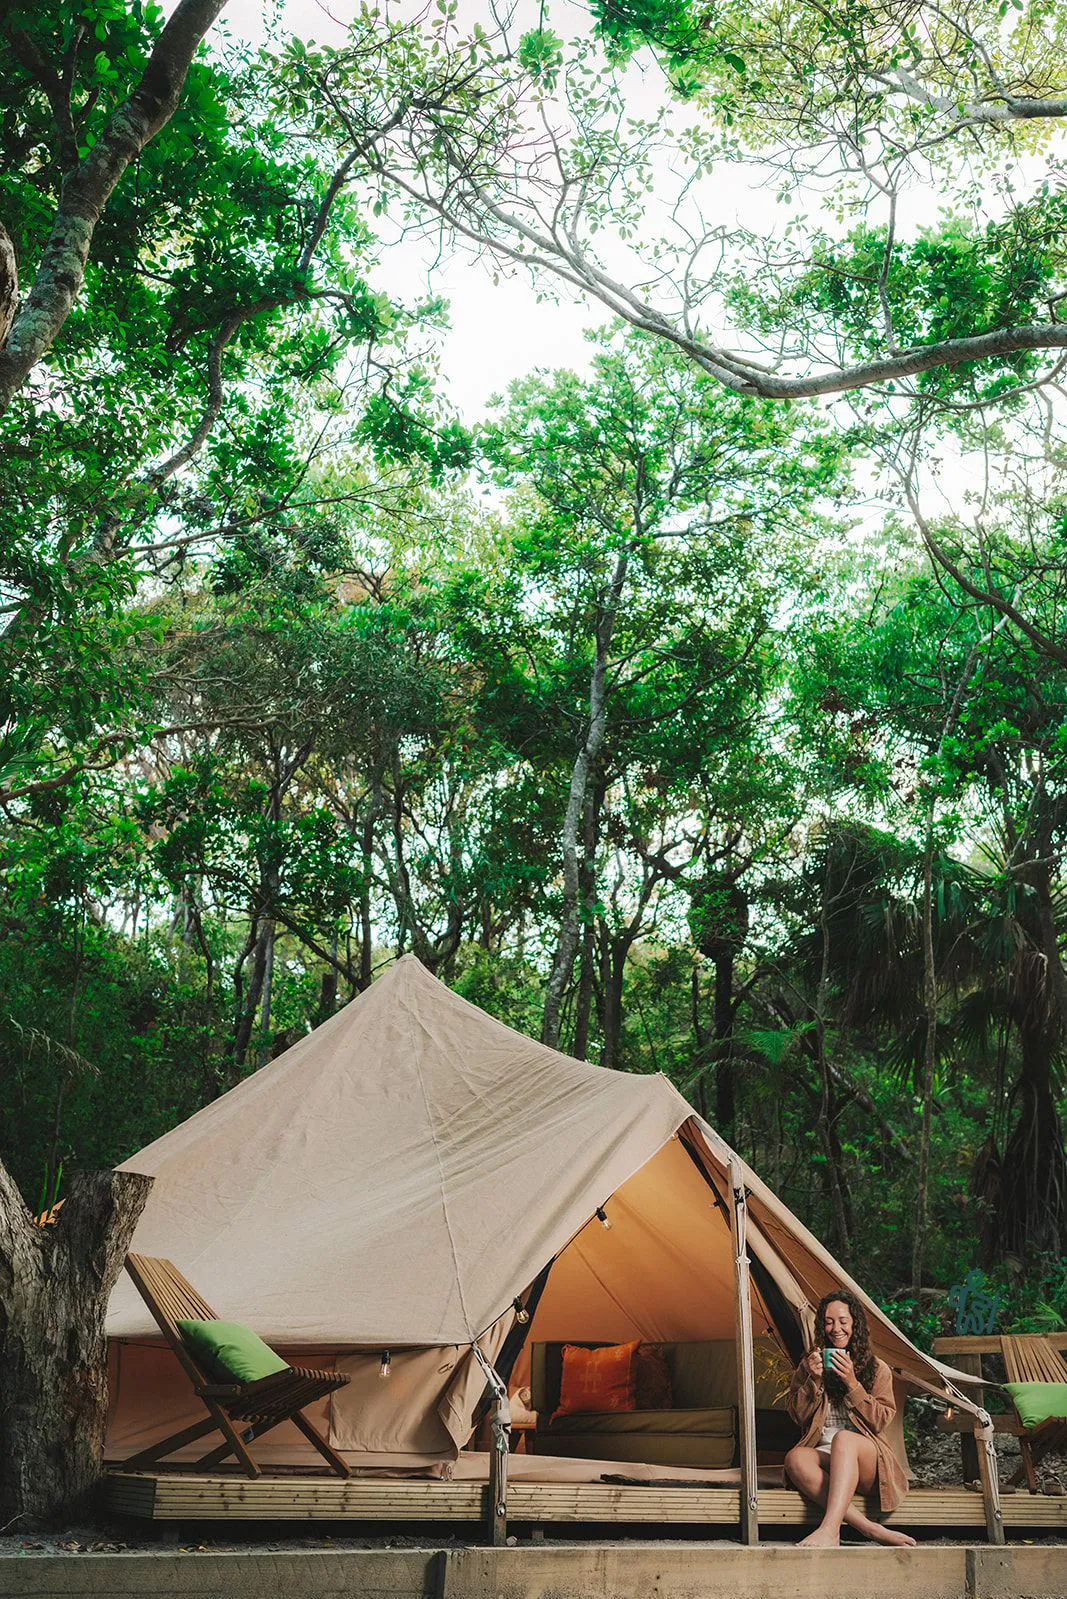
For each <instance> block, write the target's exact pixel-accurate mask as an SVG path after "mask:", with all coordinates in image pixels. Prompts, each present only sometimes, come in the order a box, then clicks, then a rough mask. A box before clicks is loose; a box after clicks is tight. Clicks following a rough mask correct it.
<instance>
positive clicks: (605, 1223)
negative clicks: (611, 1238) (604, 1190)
mask: <svg viewBox="0 0 1067 1599" xmlns="http://www.w3.org/2000/svg"><path fill="white" fill-rule="evenodd" d="M596 1219H597V1221H598V1222H599V1223H600V1225H601V1227H603V1229H604V1231H605V1232H606V1233H610V1231H611V1223H610V1221H609V1220H608V1213H607V1211H606V1210H605V1209H604V1207H603V1205H598V1206H597V1208H596Z"/></svg>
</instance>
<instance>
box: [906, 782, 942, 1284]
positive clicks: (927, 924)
mask: <svg viewBox="0 0 1067 1599" xmlns="http://www.w3.org/2000/svg"><path fill="white" fill-rule="evenodd" d="M923 1010H924V1012H925V1036H924V1040H923V1080H922V1101H923V1114H922V1132H921V1134H920V1137H919V1192H918V1202H917V1204H916V1207H915V1231H914V1233H913V1235H912V1245H911V1291H912V1296H913V1298H914V1299H915V1300H916V1301H917V1300H918V1298H919V1291H920V1289H921V1288H922V1282H923V1263H924V1260H925V1257H926V1233H927V1226H928V1223H929V1216H930V1141H931V1137H932V1133H933V1123H934V1071H935V1067H936V1064H937V966H936V962H935V959H934V812H933V804H932V803H931V806H930V813H929V817H928V819H927V826H926V851H925V854H924V856H923Z"/></svg>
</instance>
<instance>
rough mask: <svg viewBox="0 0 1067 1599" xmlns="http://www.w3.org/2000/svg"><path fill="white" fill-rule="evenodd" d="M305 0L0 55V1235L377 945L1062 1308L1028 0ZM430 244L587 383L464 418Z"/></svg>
mask: <svg viewBox="0 0 1067 1599" xmlns="http://www.w3.org/2000/svg"><path fill="white" fill-rule="evenodd" d="M293 11H294V8H293V7H292V6H290V7H289V8H288V9H285V10H283V12H282V16H281V21H280V22H278V23H277V24H272V26H271V29H270V31H269V32H268V34H267V36H266V37H265V38H264V39H263V41H262V42H259V41H257V42H254V43H253V42H249V41H247V40H243V39H241V38H240V37H238V36H237V35H236V33H235V32H232V31H229V32H228V31H227V30H226V27H225V8H224V6H223V5H222V4H221V0H181V3H180V4H179V5H178V6H177V7H176V8H175V9H174V10H173V11H172V12H171V14H170V16H169V18H167V19H165V18H164V15H163V13H162V11H161V10H160V8H159V7H158V6H156V5H154V4H152V3H142V0H135V3H132V4H123V3H120V0H92V3H89V4H86V5H84V6H82V5H74V6H72V5H69V4H66V3H59V0H43V3H42V4H40V5H36V6H34V7H28V6H27V7H23V6H17V5H16V6H13V7H8V8H6V9H5V10H4V12H3V16H2V19H0V32H2V34H3V37H4V40H5V46H6V51H5V54H6V58H7V65H6V67H5V77H6V80H7V93H6V96H5V107H4V113H3V117H2V120H0V140H2V145H3V160H2V162H0V171H2V174H3V175H2V177H0V193H2V197H3V203H2V207H0V406H2V408H3V414H2V416H0V438H2V443H0V516H2V519H3V524H2V528H0V876H2V881H3V895H2V900H0V1070H2V1072H3V1077H4V1093H3V1095H2V1096H0V1156H2V1158H3V1160H4V1162H5V1163H6V1165H7V1166H8V1167H9V1168H10V1170H11V1171H12V1173H13V1175H14V1177H15V1178H16V1180H17V1182H18V1183H19V1185H20V1187H21V1190H22V1193H23V1195H24V1196H25V1199H26V1201H27V1203H28V1204H29V1205H30V1206H31V1207H34V1208H40V1209H44V1208H45V1207H46V1206H47V1205H48V1204H50V1203H51V1202H52V1200H53V1199H54V1198H55V1197H57V1196H61V1195H62V1194H63V1192H64V1191H65V1183H66V1181H67V1176H68V1174H69V1173H70V1172H72V1171H74V1170H78V1169H81V1170H84V1169H95V1168H102V1167H107V1166H110V1165H112V1164H113V1163H115V1162H117V1161H118V1160H120V1159H122V1158H124V1157H125V1156H127V1155H129V1154H130V1153H131V1152H133V1151H134V1150H135V1149H137V1148H138V1147H140V1146H141V1145H143V1144H145V1143H147V1142H148V1141H149V1140H151V1139H152V1138H154V1137H156V1136H158V1135H159V1134H160V1133H161V1132H163V1131H165V1130H166V1129H167V1128H169V1127H171V1126H173V1125H174V1124H175V1123H176V1122H177V1121H179V1120H180V1119H182V1118H184V1117H186V1116H188V1115H190V1114H192V1113H193V1112H194V1111H195V1110H196V1109H197V1108H199V1107H200V1106H202V1105H203V1104H205V1103H207V1102H208V1101H210V1100H211V1099H213V1098H214V1097H216V1096H217V1095H218V1094H220V1093H222V1092H224V1091H225V1090H226V1089H227V1088H229V1087H231V1086H232V1085H233V1084H235V1083H236V1082H237V1081H239V1080H240V1079H241V1078H242V1077H243V1076H245V1075H247V1074H249V1073H251V1072H254V1071H256V1070H257V1069H259V1068H260V1067H262V1066H263V1065H264V1064H265V1063H266V1062H268V1061H269V1060H270V1059H271V1058H272V1057H274V1056H276V1055H277V1054H279V1053H280V1052H281V1051H282V1050H284V1049H285V1048H286V1047H287V1046H288V1045H289V1044H291V1043H292V1042H294V1041H295V1040H296V1039H297V1038H299V1037H300V1036H302V1035H303V1033H304V1032H306V1031H307V1030H308V1029H310V1028H313V1027H315V1026H316V1025H318V1024H319V1023H321V1022H322V1021H323V1020H325V1019H326V1018H327V1017H328V1016H330V1015H331V1014H332V1013H333V1012H334V1011H335V1009H336V1008H337V1007H338V1006H340V1005H341V1004H343V1003H345V1002H347V1001H348V1000H349V999H351V998H352V997H353V996H355V995H356V994H358V993H359V992H361V991H362V990H363V989H365V988H366V987H367V986H368V985H369V984H370V983H371V982H372V981H373V979H374V976H375V975H376V973H378V972H380V971H381V970H382V969H384V967H385V966H387V965H388V964H389V963H390V962H392V961H393V960H394V959H395V958H396V957H397V956H398V955H400V954H402V953H404V952H406V951H414V953H415V954H417V955H418V957H419V958H420V959H421V960H422V961H423V962H424V963H425V964H426V965H427V967H428V968H429V969H430V970H431V971H433V972H435V973H437V975H438V976H440V977H442V978H443V979H444V980H445V981H446V982H448V983H449V984H451V985H452V986H454V987H455V988H456V989H457V990H458V991H459V992H460V993H462V994H463V995H465V996H466V997H467V998H469V999H471V1000H473V1001H474V1002H475V1003H477V1004H479V1005H482V1006H484V1007H485V1008H486V1009H487V1010H489V1011H491V1012H492V1013H493V1014H494V1015H497V1016H499V1017H501V1018H502V1019H503V1020H505V1021H507V1022H508V1023H509V1024H510V1025H512V1026H514V1027H517V1028H519V1029H521V1030H523V1031H525V1032H528V1033H531V1034H534V1035H537V1036H540V1037H542V1038H543V1039H545V1040H546V1041H547V1042H549V1043H552V1044H555V1045H558V1046H559V1047H560V1048H563V1049H565V1050H567V1051H569V1052H570V1053H572V1054H575V1055H577V1056H579V1057H581V1058H584V1059H588V1060H592V1061H595V1062H599V1063H600V1064H602V1065H605V1066H611V1067H614V1068H616V1069H620V1070H624V1071H631V1072H657V1071H658V1072H664V1073H666V1074H667V1075H668V1076H669V1077H670V1078H671V1080H672V1081H673V1082H675V1083H676V1084H677V1086H678V1087H679V1088H680V1089H681V1090H682V1091H683V1093H684V1094H685V1095H686V1096H687V1097H688V1098H689V1099H690V1101H691V1102H692V1103H693V1104H694V1105H695V1106H696V1107H697V1108H698V1109H699V1110H700V1111H701V1112H702V1113H703V1114H705V1115H706V1116H707V1117H708V1119H709V1120H711V1121H712V1122H713V1123H714V1125H716V1126H717V1127H718V1129H719V1130H720V1131H721V1132H722V1133H723V1135H724V1136H725V1137H726V1138H727V1139H728V1140H730V1141H731V1142H732V1143H733V1144H734V1145H735V1146H736V1147H737V1149H738V1150H739V1152H740V1153H741V1154H743V1155H744V1156H745V1158H746V1159H748V1160H749V1161H750V1162H751V1163H752V1164H753V1165H754V1166H755V1167H756V1169H757V1170H759V1171H760V1172H761V1174H762V1175H763V1176H764V1177H765V1178H766V1180H767V1181H768V1182H769V1183H770V1184H771V1185H772V1187H774V1188H775V1189H776V1190H777V1191H779V1192H780V1193H781V1195H782V1197H783V1198H784V1200H785V1201H786V1203H787V1204H789V1205H790V1206H791V1207H792V1208H793V1209H794V1210H795V1211H796V1212H797V1213H798V1214H799V1215H800V1216H801V1217H802V1218H803V1219H804V1220H805V1222H806V1223H807V1224H808V1225H809V1226H810V1227H811V1228H812V1229H813V1230H814V1231H815V1232H816V1233H818V1234H819V1235H820V1236H822V1237H824V1238H825V1240H826V1242H827V1243H828V1244H829V1245H830V1246H831V1247H832V1248H833V1249H834V1251H835V1253H836V1254H837V1255H838V1257H839V1258H840V1259H841V1260H842V1261H843V1262H844V1263H846V1264H847V1263H850V1262H855V1263H861V1262H862V1266H863V1272H864V1280H865V1282H867V1283H868V1285H869V1286H870V1288H871V1289H872V1291H874V1292H876V1293H877V1294H878V1295H879V1296H880V1297H881V1298H882V1299H883V1300H885V1301H886V1302H888V1301H890V1300H893V1301H894V1304H895V1312H894V1313H895V1314H896V1315H897V1317H898V1319H899V1320H900V1321H901V1323H902V1324H903V1325H906V1326H907V1327H909V1328H910V1329H912V1330H914V1331H915V1332H916V1334H917V1335H918V1336H920V1337H925V1336H928V1335H929V1333H930V1332H931V1331H932V1329H933V1326H934V1322H935V1319H936V1311H935V1310H934V1309H932V1308H931V1307H932V1306H936V1305H937V1304H938V1303H939V1302H940V1301H939V1300H938V1297H937V1293H934V1294H933V1295H931V1293H930V1290H931V1289H934V1290H937V1291H938V1293H943V1291H944V1290H945V1289H946V1288H947V1287H948V1285H949V1284H950V1283H952V1282H956V1281H958V1280H960V1279H961V1277H962V1276H965V1275H966V1273H967V1272H968V1271H969V1270H970V1269H971V1268H972V1267H973V1266H975V1265H983V1266H984V1267H985V1268H986V1269H987V1270H988V1271H990V1272H992V1273H994V1274H997V1275H998V1276H999V1279H1000V1280H1002V1282H1003V1284H1004V1286H1005V1293H1006V1296H1007V1303H1008V1306H1009V1311H1010V1313H1011V1315H1012V1316H1013V1317H1014V1319H1015V1322H1016V1324H1017V1325H1019V1326H1026V1327H1030V1326H1033V1327H1040V1326H1044V1325H1050V1326H1051V1325H1060V1323H1061V1321H1062V1320H1063V1319H1065V1318H1067V1272H1065V1269H1064V1266H1063V1262H1062V1257H1063V1254H1064V1249H1065V1245H1067V1157H1065V1153H1064V1130H1063V1124H1062V1119H1061V1116H1060V1104H1061V1100H1062V1090H1063V1081H1064V1070H1065V1059H1067V970H1065V967H1064V956H1063V952H1064V939H1065V932H1067V901H1065V894H1064V884H1065V870H1064V856H1065V852H1067V631H1065V628H1064V620H1063V618H1064V602H1065V599H1067V593H1065V581H1067V580H1065V571H1067V568H1065V555H1067V490H1065V487H1064V485H1065V477H1064V467H1065V446H1067V434H1065V431H1064V395H1063V390H1062V387H1061V384H1060V379H1061V377H1062V373H1063V365H1064V361H1065V360H1067V321H1064V320H1062V319H1061V315H1060V312H1061V309H1062V304H1063V300H1064V296H1065V295H1067V270H1065V269H1067V260H1065V257H1064V244H1063V240H1064V237H1065V231H1064V225H1063V224H1064V207H1065V204H1067V201H1065V190H1064V165H1063V162H1064V145H1063V140H1062V134H1061V131H1060V130H1061V125H1062V123H1063V120H1064V117H1065V115H1067V81H1065V78H1067V68H1065V67H1064V62H1065V61H1067V51H1065V48H1064V46H1065V44H1067V40H1065V39H1064V28H1065V25H1067V24H1065V21H1064V13H1063V10H1062V8H1057V7H1055V6H1053V5H1050V4H1047V3H1045V0H1033V3H1032V0H1016V3H1015V4H1012V5H1003V4H991V3H986V0H961V3H960V4H958V5H956V6H951V7H947V8H946V7H941V6H938V7H932V6H924V5H898V4H889V3H887V4H879V3H874V0H859V3H855V0H847V3H840V4H839V3H837V0H832V3H830V4H822V3H819V4H815V3H812V0H784V3H769V0H758V3H757V4H756V5H755V6H753V5H745V6H739V5H736V4H732V3H727V4H723V5H721V6H703V5H701V4H699V3H696V0H694V3H693V4H683V3H677V0H633V3H628V0H596V3H595V4H594V5H593V7H592V9H591V10H590V11H589V12H588V13H587V12H585V11H583V12H581V14H580V17H579V20H578V22H577V23H576V21H575V13H574V12H573V11H565V10H564V8H562V7H561V8H559V14H558V15H555V14H554V13H553V10H552V8H551V7H548V8H542V9H540V11H539V9H538V8H532V9H531V14H530V15H529V16H525V15H524V14H521V13H522V8H521V7H520V8H519V11H518V12H517V13H516V15H515V17H513V18H512V19H511V20H510V21H508V22H507V23H502V22H501V21H500V20H499V19H497V18H494V17H493V16H492V15H488V14H487V15H485V16H483V17H482V18H481V20H480V21H478V20H476V19H475V17H474V15H473V12H472V14H470V15H468V14H465V12H464V10H463V9H462V8H459V7H458V6H457V4H456V3H455V0H442V3H441V4H440V5H439V6H438V8H437V9H435V10H433V11H429V12H427V13H425V14H420V15H419V16H417V17H400V16H396V17H394V16H391V15H389V14H387V13H386V12H384V11H379V10H375V9H368V10H363V11H360V12H359V13H358V14H356V16H355V18H354V20H353V21H352V23H351V26H350V27H349V28H348V30H347V32H346V34H345V36H344V37H343V38H339V39H331V41H330V42H326V43H324V42H322V40H321V39H317V38H311V37H305V36H303V35H302V31H301V28H300V27H299V26H298V25H297V23H298V21H299V20H300V19H297V18H295V17H294V16H293V14H292V13H293ZM220 14H221V18H222V20H221V23H220V21H219V18H220ZM305 20H306V19H305ZM724 177H725V180H726V182H727V188H729V185H730V184H732V185H733V186H734V187H733V190H732V191H730V192H732V193H733V195H734V200H732V201H730V203H726V202H725V201H724V200H723V194H724V192H726V191H725V190H724V189H723V181H724ZM738 194H742V195H743V196H746V197H747V198H746V199H745V200H744V203H743V204H737V203H735V202H736V196H737V195H738ZM427 241H430V243H431V244H432V252H431V255H432V259H433V260H435V261H437V260H439V261H440V262H442V263H444V262H449V261H451V262H455V261H457V260H458V261H461V262H462V263H464V268H465V269H467V270H470V271H472V272H473V271H477V272H478V273H480V274H481V276H480V278H479V282H480V283H481V284H482V285H483V290H484V293H485V294H486V295H488V294H490V293H491V292H493V282H494V278H505V279H507V278H508V277H509V276H510V277H512V278H514V279H515V280H516V281H518V282H520V283H522V284H529V285H531V286H532V287H531V295H530V305H531V308H532V309H531V313H530V314H531V315H535V316H539V317H544V318H551V317H552V316H553V315H554V312H555V306H556V300H555V297H556V296H559V297H564V298H567V301H568V303H570V301H571V300H573V298H574V297H575V296H581V297H583V298H582V299H581V302H580V303H581V304H582V306H583V308H585V309H586V310H587V311H588V325H589V333H588V335H587V338H586V340H585V342H584V344H583V345H582V347H581V348H579V349H577V350H576V351H575V356H574V359H573V361H571V362H570V363H565V364H552V363H549V364H538V365H536V366H533V367H531V370H529V371H527V372H525V373H523V374H521V375H519V376H517V377H516V378H515V380H514V381H513V382H512V383H511V384H510V386H509V387H508V389H507V392H506V393H502V394H501V395H499V396H497V397H496V398H495V399H494V400H493V401H492V402H491V403H489V404H487V405H485V406H484V407H483V408H482V411H481V412H480V414H478V415H477V416H472V415H469V414H462V413H461V411H460V409H459V408H458V406H457V404H456V402H455V398H454V395H453V393H452V392H451V389H450V374H449V370H448V367H447V363H446V362H445V361H444V360H443V359H442V354H441V352H442V349H443V347H444V340H445V336H446V331H447V328H448V320H449V308H448V304H447V297H446V296H445V295H444V293H443V292H441V291H440V289H439V288H438V287H437V286H436V284H435V280H434V277H433V271H432V270H431V271H430V273H429V277H428V284H427V290H426V292H425V293H424V294H421V295H419V296H406V295H405V294H404V293H402V292H400V291H399V290H397V289H396V288H390V289H388V290H386V289H383V287H382V285H383V284H389V283H391V282H392V281H393V280H392V279H391V275H390V266H391V263H392V262H394V261H399V260H400V258H401V256H402V254H403V252H404V251H405V250H411V249H421V250H424V249H426V248H427ZM397 276H398V277H399V276H402V274H399V273H398V274H397ZM475 358H476V352H471V354H470V359H475ZM924 1289H925V1290H927V1293H926V1296H925V1297H924V1295H923V1292H922V1290H924Z"/></svg>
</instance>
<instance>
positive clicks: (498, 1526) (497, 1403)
mask: <svg viewBox="0 0 1067 1599" xmlns="http://www.w3.org/2000/svg"><path fill="white" fill-rule="evenodd" d="M471 1348H472V1349H473V1350H474V1358H475V1359H476V1360H477V1362H478V1364H479V1366H481V1368H482V1370H483V1372H484V1373H485V1380H486V1382H487V1383H488V1384H489V1386H490V1388H491V1389H492V1390H493V1420H492V1441H491V1443H490V1446H489V1490H488V1495H487V1497H486V1503H485V1530H486V1533H487V1535H488V1538H489V1542H490V1543H491V1544H492V1545H493V1547H494V1548H499V1547H500V1546H501V1545H503V1544H506V1543H507V1541H508V1454H509V1452H510V1449H511V1406H510V1404H509V1403H508V1390H507V1386H506V1384H505V1383H503V1382H502V1381H501V1380H500V1376H499V1373H498V1372H497V1370H496V1368H495V1367H494V1366H493V1365H491V1364H490V1362H489V1361H488V1360H487V1359H486V1357H485V1355H484V1354H483V1352H482V1350H481V1349H480V1347H479V1346H478V1344H477V1343H474V1344H472V1345H471Z"/></svg>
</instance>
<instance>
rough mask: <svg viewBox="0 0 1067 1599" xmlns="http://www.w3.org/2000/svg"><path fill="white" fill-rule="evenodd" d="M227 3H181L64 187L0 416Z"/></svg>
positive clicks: (3, 362)
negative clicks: (111, 203)
mask: <svg viewBox="0 0 1067 1599" xmlns="http://www.w3.org/2000/svg"><path fill="white" fill-rule="evenodd" d="M224 4H225V0H179V4H178V5H177V7H176V8H175V10H174V12H173V14H172V15H171V17H170V19H169V21H168V22H167V24H166V26H165V27H164V29H163V31H162V32H161V34H160V35H159V38H158V39H157V40H156V43H155V47H154V48H153V50H152V53H151V55H150V56H149V58H148V62H147V64H146V66H145V69H144V72H143V73H142V74H141V81H140V83H139V84H138V85H137V88H136V89H135V90H134V92H133V94H131V95H130V97H129V99H128V100H126V101H125V102H124V103H123V104H122V105H120V106H119V107H117V109H116V110H115V111H114V112H112V114H111V116H110V117H109V118H108V120H107V122H106V123H105V125H104V127H103V129H102V130H101V133H100V137H99V138H98V139H97V141H96V143H95V144H94V145H93V147H92V149H91V150H90V151H89V152H88V154H87V155H86V156H85V157H84V159H83V160H81V161H79V163H78V165H77V166H76V167H75V168H74V169H73V171H71V172H68V173H67V176H66V177H65V179H64V180H63V187H62V190H61V192H60V197H59V204H58V206H57V208H56V214H55V220H54V222H53V224H52V231H51V234H50V235H49V237H48V239H47V240H46V242H45V246H44V249H43V251H42V252H41V258H40V262H39V264H38V267H37V274H36V277H35V278H34V281H33V285H32V287H31V288H30V292H29V293H28V294H27V296H26V298H25V300H24V301H23V303H22V305H21V306H20V308H19V309H18V310H17V311H16V313H15V316H14V319H13V320H12V322H11V326H10V331H9V333H8V336H7V340H6V342H5V343H4V345H3V348H2V349H0V412H3V411H5V410H6V409H7V407H8V406H9V405H10V403H11V401H12V399H13V398H14V396H15V395H16V394H17V393H18V391H19V389H20V388H21V387H22V385H23V383H24V382H25V381H26V378H27V377H28V376H29V374H30V372H31V371H32V370H33V368H34V367H35V366H36V365H37V362H38V361H40V360H41V358H42V357H43V356H45V355H47V354H48V351H49V350H50V349H51V347H52V345H53V343H54V341H55V339H56V336H57V335H58V333H59V332H60V329H61V328H62V327H63V324H64V323H65V322H66V320H67V317H68V316H69V315H70V311H71V307H72V306H73V304H74V301H75V299H76V298H77V295H78V291H79V290H80V288H81V286H82V281H83V279H84V277H85V264H86V261H87V260H88V257H89V248H90V245H91V244H92V241H93V233H94V231H95V229H96V225H97V223H98V222H99V220H100V217H101V215H102V214H103V211H104V208H105V206H106V205H107V202H108V200H109V199H110V197H111V193H112V191H113V189H114V187H115V185H116V184H117V183H118V181H119V179H120V178H121V177H122V174H123V173H124V172H125V170H126V168H127V167H128V166H129V164H130V162H131V161H133V160H135V159H136V158H137V156H138V155H140V153H141V151H142V150H143V149H144V147H145V145H146V144H148V143H149V141H150V140H151V139H154V138H155V136H156V134H157V133H158V132H159V130H160V129H161V128H163V127H165V126H166V124H167V123H168V122H169V121H170V119H171V117H172V116H173V115H174V113H175V111H176V110H177V109H178V103H179V100H180V98H181V92H182V88H183V86H184V84H185V78H186V74H187V72H188V70H189V66H190V63H191V62H192V59H193V56H194V55H195V54H196V51H197V49H198V47H199V45H200V43H201V40H202V39H203V37H204V35H205V34H206V33H207V31H208V29H209V28H210V27H211V25H212V23H213V22H214V21H215V18H216V17H217V16H218V15H219V12H220V11H221V10H222V8H223V6H224Z"/></svg>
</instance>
